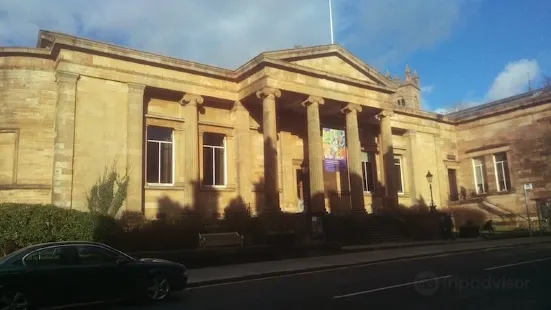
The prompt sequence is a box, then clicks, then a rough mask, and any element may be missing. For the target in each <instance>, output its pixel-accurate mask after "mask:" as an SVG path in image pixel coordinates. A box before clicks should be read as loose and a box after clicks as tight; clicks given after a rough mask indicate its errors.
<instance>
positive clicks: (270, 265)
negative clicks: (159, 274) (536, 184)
mask: <svg viewBox="0 0 551 310" xmlns="http://www.w3.org/2000/svg"><path fill="white" fill-rule="evenodd" d="M541 242H551V237H532V238H517V239H504V240H478V242H475V241H463V242H461V241H459V242H457V241H447V242H445V243H442V242H441V241H440V242H439V243H438V244H429V245H424V246H415V247H395V248H389V249H384V250H382V249H381V250H377V251H374V248H373V247H374V246H358V247H357V248H356V249H355V250H356V251H357V252H352V253H348V254H338V255H326V256H317V257H308V258H296V259H285V260H279V261H268V262H259V263H249V264H239V265H229V266H219V267H208V268H199V269H190V270H189V284H188V285H189V287H198V286H204V285H212V284H219V283H227V282H236V281H242V280H250V279H258V278H264V277H273V276H280V275H289V274H296V273H302V272H311V271H321V270H328V269H334V268H340V267H347V266H355V265H363V264H369V263H374V262H382V261H389V260H395V259H403V258H415V257H424V256H431V255H438V254H444V253H461V252H468V251H475V250H480V249H487V248H496V247H504V246H505V247H507V246H514V245H519V244H529V243H541ZM359 247H363V249H364V251H360V250H361V249H360V248H359ZM375 247H376V246H375Z"/></svg>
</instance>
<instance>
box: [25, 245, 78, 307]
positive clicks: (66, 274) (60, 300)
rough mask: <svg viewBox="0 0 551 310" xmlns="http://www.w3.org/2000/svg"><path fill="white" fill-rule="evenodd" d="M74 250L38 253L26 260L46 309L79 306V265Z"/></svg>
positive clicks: (56, 248) (58, 248)
mask: <svg viewBox="0 0 551 310" xmlns="http://www.w3.org/2000/svg"><path fill="white" fill-rule="evenodd" d="M73 250H74V249H71V247H70V246H51V247H45V248H41V249H38V250H36V251H34V252H31V253H29V254H28V255H26V256H25V257H24V258H23V260H22V261H23V265H24V266H25V268H26V273H27V278H28V281H29V282H30V283H31V285H32V286H33V287H34V289H33V292H34V293H35V296H33V297H34V298H36V299H37V300H39V302H40V303H41V304H43V305H44V306H46V307H53V306H62V305H70V304H75V303H78V302H79V296H78V292H79V287H78V281H77V280H78V274H77V273H76V271H77V270H78V261H77V260H76V256H75V255H74V254H75V253H74V251H73Z"/></svg>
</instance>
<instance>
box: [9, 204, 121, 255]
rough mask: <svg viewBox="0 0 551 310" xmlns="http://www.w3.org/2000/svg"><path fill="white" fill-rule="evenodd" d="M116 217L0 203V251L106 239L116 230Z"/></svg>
mask: <svg viewBox="0 0 551 310" xmlns="http://www.w3.org/2000/svg"><path fill="white" fill-rule="evenodd" d="M117 229H118V225H117V223H116V222H115V220H113V219H111V218H108V217H105V216H99V215H95V214H91V213H88V212H81V211H76V210H68V209H62V208H58V207H56V206H53V205H36V204H13V203H5V204H0V250H1V251H0V252H2V253H3V254H4V255H5V254H7V253H9V252H11V251H13V250H16V249H18V248H22V247H25V246H28V245H31V244H36V243H44V242H55V241H70V240H78V241H100V242H105V241H108V240H109V238H111V237H112V236H113V235H114V234H116V233H117Z"/></svg>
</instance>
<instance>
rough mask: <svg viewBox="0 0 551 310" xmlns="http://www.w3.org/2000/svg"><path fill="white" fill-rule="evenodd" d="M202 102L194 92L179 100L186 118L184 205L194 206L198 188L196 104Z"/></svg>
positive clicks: (201, 98)
mask: <svg viewBox="0 0 551 310" xmlns="http://www.w3.org/2000/svg"><path fill="white" fill-rule="evenodd" d="M202 103H203V97H201V96H199V95H195V94H189V93H188V94H185V95H184V96H183V97H182V99H181V100H180V104H181V105H182V107H183V108H185V109H186V111H184V113H183V115H184V116H185V119H186V125H185V132H184V138H185V141H184V143H185V146H186V151H185V152H184V154H178V155H177V156H183V157H184V158H185V163H184V174H185V190H184V206H185V207H191V208H196V207H197V206H196V203H197V191H198V188H199V182H200V180H199V127H198V116H197V110H198V108H197V107H198V105H200V104H202Z"/></svg>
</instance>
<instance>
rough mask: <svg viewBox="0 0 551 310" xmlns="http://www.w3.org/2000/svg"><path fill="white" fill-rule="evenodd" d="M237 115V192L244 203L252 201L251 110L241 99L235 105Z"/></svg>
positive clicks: (234, 111)
mask: <svg viewBox="0 0 551 310" xmlns="http://www.w3.org/2000/svg"><path fill="white" fill-rule="evenodd" d="M233 113H234V116H235V120H234V121H235V125H234V130H235V146H236V147H235V152H236V153H235V154H236V156H235V158H236V161H237V169H236V170H237V194H238V195H239V197H240V198H241V201H242V203H243V204H244V205H248V204H249V203H250V201H251V159H250V152H251V141H250V136H249V131H250V129H249V128H250V127H249V126H250V125H249V111H247V109H245V107H244V106H243V104H242V103H241V102H240V101H235V103H234V105H233Z"/></svg>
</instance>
